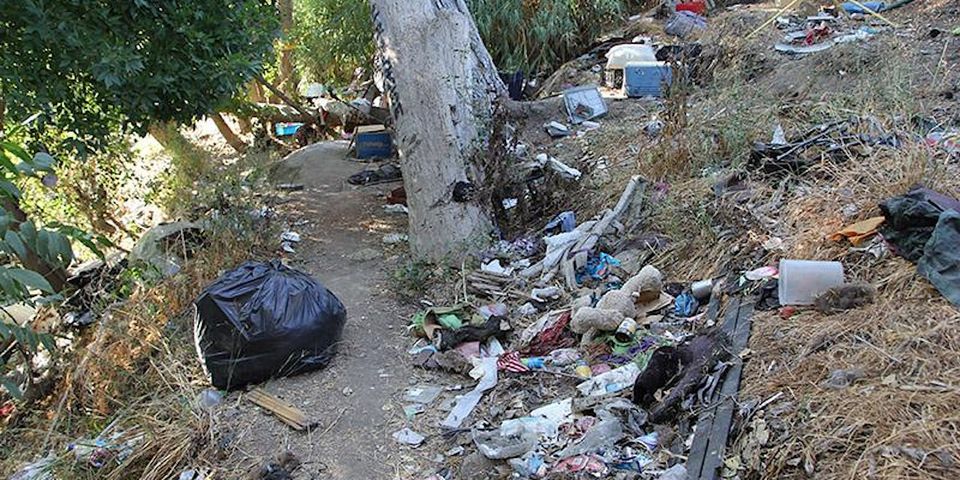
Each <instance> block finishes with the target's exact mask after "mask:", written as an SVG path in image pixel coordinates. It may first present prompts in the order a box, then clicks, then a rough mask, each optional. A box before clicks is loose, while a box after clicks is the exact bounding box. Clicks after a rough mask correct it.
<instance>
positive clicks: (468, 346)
mask: <svg viewBox="0 0 960 480" xmlns="http://www.w3.org/2000/svg"><path fill="white" fill-rule="evenodd" d="M643 185H645V183H644V182H642V181H641V180H640V179H639V178H634V179H632V180H631V182H629V185H628V186H627V188H626V190H625V191H624V193H623V195H622V196H621V198H620V201H619V202H618V204H617V206H616V207H615V208H614V209H612V210H610V211H607V212H605V213H604V214H602V215H601V216H599V217H598V218H597V219H593V220H590V221H587V222H583V223H581V224H579V225H577V224H576V220H575V216H574V215H573V213H572V212H564V213H563V214H561V215H560V216H558V218H556V219H555V220H554V221H551V222H550V223H549V224H548V225H547V226H546V228H545V230H544V231H546V232H548V233H547V236H545V237H544V238H543V239H542V240H541V241H540V242H536V243H534V242H530V241H529V240H526V239H521V240H518V241H516V242H513V243H508V242H503V244H502V245H498V246H497V247H495V248H494V250H495V251H496V252H497V258H493V259H489V260H487V261H484V262H483V263H482V265H481V267H480V268H479V269H478V270H476V271H474V272H470V273H465V275H464V277H463V281H464V289H466V290H467V291H469V292H470V293H472V295H473V298H476V299H481V298H484V299H486V302H488V303H484V301H482V300H481V301H478V302H476V303H477V304H478V305H471V304H461V305H453V306H449V307H437V306H428V307H427V308H425V309H423V310H422V311H420V312H418V313H417V314H416V315H415V316H414V317H413V318H412V321H411V323H410V331H411V333H412V334H413V335H414V336H416V337H417V338H418V340H417V341H416V343H415V344H414V345H413V346H412V347H411V348H410V350H409V354H410V356H411V359H412V362H413V364H414V365H416V366H418V367H420V368H423V369H428V370H437V371H442V372H446V373H452V374H455V375H457V376H462V377H463V380H465V381H466V380H468V379H472V380H473V381H475V382H476V383H475V385H474V386H473V387H472V388H464V386H463V385H462V384H456V385H438V384H429V383H421V384H417V385H415V386H412V387H411V388H409V389H407V391H406V392H405V393H404V396H403V402H404V403H405V405H404V413H405V416H406V418H407V425H406V426H404V427H403V428H402V429H400V430H398V431H396V432H395V433H394V434H393V438H394V440H395V441H396V442H397V443H399V444H403V445H406V446H409V447H411V448H426V446H427V445H430V446H431V447H437V446H439V445H441V444H442V445H445V447H444V451H445V453H444V455H438V456H437V457H438V458H437V460H441V459H442V460H443V462H442V463H444V464H447V463H449V464H451V465H452V464H454V463H457V462H461V460H462V463H463V465H461V467H460V468H461V472H460V475H461V478H474V476H476V475H479V474H481V473H484V472H487V473H489V470H484V472H472V471H471V472H467V471H464V470H465V469H469V468H471V467H470V466H469V465H470V464H472V463H474V462H473V460H477V459H478V458H479V457H482V459H484V460H483V461H487V462H489V461H493V462H495V463H494V464H493V465H494V466H493V467H492V468H494V469H495V470H499V471H500V473H501V474H513V475H514V478H543V477H545V476H547V475H553V474H578V473H584V474H589V475H594V476H602V475H615V474H617V473H621V474H636V475H638V474H640V473H641V472H642V473H643V474H644V475H645V476H653V475H660V474H663V475H667V476H666V477H664V478H685V477H686V473H685V469H684V468H685V467H684V465H683V463H682V461H680V459H681V458H683V457H685V456H687V454H688V453H687V452H688V450H689V449H690V444H689V443H690V439H689V438H688V437H690V436H691V435H692V429H691V428H690V427H691V424H690V421H691V420H692V419H693V418H694V417H693V416H692V412H693V411H694V410H696V409H697V408H699V407H698V406H699V405H701V403H702V402H701V400H703V401H704V402H705V401H707V400H708V399H710V398H711V395H713V392H714V390H716V389H717V386H718V385H719V384H721V383H722V375H723V372H724V371H725V370H727V368H728V367H729V362H730V361H732V358H733V356H731V354H730V352H731V350H733V348H732V347H731V339H730V336H729V335H728V333H727V332H725V331H722V330H721V329H720V328H719V327H718V326H717V324H716V318H717V314H718V307H719V296H720V290H719V288H720V287H719V283H715V282H714V281H713V280H712V279H708V280H705V281H698V282H693V283H668V282H666V281H665V278H664V275H663V273H662V272H660V271H659V270H658V269H657V268H656V267H655V266H653V265H645V266H643V267H642V268H639V267H638V263H636V262H621V261H620V260H619V259H618V258H617V253H615V252H610V251H606V250H607V249H608V246H609V245H613V244H614V243H615V240H616V237H617V236H618V235H619V233H618V232H619V229H618V227H619V226H620V221H621V216H622V215H623V214H624V212H626V211H628V210H629V208H628V207H629V206H631V205H633V204H634V203H635V201H636V199H635V198H634V197H635V196H638V193H639V192H641V191H643ZM641 196H642V195H641ZM531 243H532V244H533V245H531ZM531 247H532V248H531ZM541 249H542V250H541ZM711 298H714V299H716V300H717V301H716V302H714V305H713V308H712V313H708V304H709V303H710V301H711ZM426 418H436V420H437V425H430V426H427V425H424V424H423V422H424V421H425V420H421V419H426ZM426 428H438V429H439V430H440V432H441V434H440V435H442V436H444V437H446V438H447V439H448V440H444V441H443V442H442V443H439V442H431V441H432V440H433V439H434V437H435V436H432V435H428V434H427V433H425V432H426V430H425V429H426ZM451 446H452V448H451ZM471 452H473V453H471ZM465 454H467V457H466V458H463V459H458V457H461V456H463V455H465ZM451 472H452V470H451V468H450V465H446V466H445V467H444V468H441V469H440V471H439V472H437V473H431V474H430V477H429V478H451V477H449V476H448V475H450V474H451ZM478 478H479V477H478ZM617 478H620V477H617ZM631 478H633V477H631Z"/></svg>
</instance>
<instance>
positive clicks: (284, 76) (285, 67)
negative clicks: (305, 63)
mask: <svg viewBox="0 0 960 480" xmlns="http://www.w3.org/2000/svg"><path fill="white" fill-rule="evenodd" d="M277 9H278V10H279V11H280V30H281V31H282V33H283V40H282V43H281V45H280V76H279V79H278V81H277V88H279V89H280V90H283V91H285V92H287V93H290V92H293V93H296V88H297V83H298V82H299V79H298V78H297V75H296V72H295V71H294V67H293V47H294V45H293V42H291V38H292V35H293V26H294V25H293V0H279V1H278V2H277ZM288 85H290V86H292V90H291V89H290V88H288Z"/></svg>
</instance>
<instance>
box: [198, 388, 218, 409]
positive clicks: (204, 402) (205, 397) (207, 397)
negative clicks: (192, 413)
mask: <svg viewBox="0 0 960 480" xmlns="http://www.w3.org/2000/svg"><path fill="white" fill-rule="evenodd" d="M222 401H223V395H221V394H220V392H218V391H216V390H213V389H210V388H205V389H203V390H201V391H200V394H199V395H198V396H197V404H198V405H200V408H202V409H204V410H210V409H212V408H214V407H216V406H217V405H220V402H222Z"/></svg>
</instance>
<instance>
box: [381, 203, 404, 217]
mask: <svg viewBox="0 0 960 480" xmlns="http://www.w3.org/2000/svg"><path fill="white" fill-rule="evenodd" d="M383 211H385V212H387V213H390V214H398V215H407V214H409V213H410V210H409V209H408V208H407V206H406V205H404V204H402V203H392V204H389V205H384V206H383Z"/></svg>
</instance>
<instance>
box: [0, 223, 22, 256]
mask: <svg viewBox="0 0 960 480" xmlns="http://www.w3.org/2000/svg"><path fill="white" fill-rule="evenodd" d="M3 241H5V242H7V245H9V246H10V248H11V249H12V250H13V252H14V253H16V254H17V256H18V257H20V260H21V261H23V259H25V258H27V246H26V245H24V244H23V240H22V239H21V238H20V235H19V234H18V233H17V232H15V231H13V230H7V233H5V234H4V235H3Z"/></svg>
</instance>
